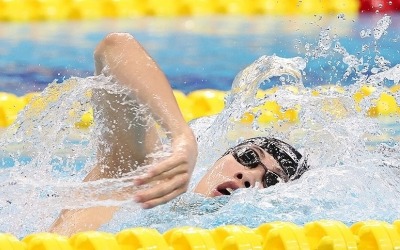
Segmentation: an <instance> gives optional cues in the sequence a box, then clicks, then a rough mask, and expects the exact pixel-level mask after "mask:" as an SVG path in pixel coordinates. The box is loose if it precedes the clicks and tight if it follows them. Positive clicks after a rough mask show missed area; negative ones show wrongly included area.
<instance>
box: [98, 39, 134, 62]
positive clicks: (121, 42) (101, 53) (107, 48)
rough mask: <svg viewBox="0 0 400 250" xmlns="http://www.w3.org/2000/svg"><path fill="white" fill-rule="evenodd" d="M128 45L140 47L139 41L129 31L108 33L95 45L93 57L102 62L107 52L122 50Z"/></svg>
mask: <svg viewBox="0 0 400 250" xmlns="http://www.w3.org/2000/svg"><path fill="white" fill-rule="evenodd" d="M128 45H129V46H132V45H133V46H134V47H140V45H139V42H138V41H137V40H136V39H135V38H134V37H133V36H132V35H131V34H129V33H110V34H108V35H107V36H106V37H104V38H103V40H101V41H100V43H99V44H98V45H97V47H96V49H95V50H94V59H95V61H96V62H99V61H100V62H103V61H104V59H105V58H106V56H107V54H109V53H115V52H116V51H117V50H123V49H124V47H126V46H128Z"/></svg>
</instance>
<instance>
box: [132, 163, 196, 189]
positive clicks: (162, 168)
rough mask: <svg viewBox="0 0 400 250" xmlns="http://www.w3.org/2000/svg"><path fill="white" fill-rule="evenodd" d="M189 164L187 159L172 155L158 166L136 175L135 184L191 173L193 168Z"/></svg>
mask: <svg viewBox="0 0 400 250" xmlns="http://www.w3.org/2000/svg"><path fill="white" fill-rule="evenodd" d="M188 166H189V164H188V163H187V162H186V161H185V160H183V159H179V158H172V157H171V158H168V159H166V160H164V161H162V162H161V163H159V164H157V165H156V167H153V168H151V169H149V170H148V172H147V173H146V174H145V175H141V176H138V177H136V178H135V181H134V182H135V185H138V186H140V185H145V184H148V183H150V182H154V181H162V180H165V179H169V178H172V177H174V176H177V175H179V174H183V173H189V174H191V172H192V169H190V168H189V167H188Z"/></svg>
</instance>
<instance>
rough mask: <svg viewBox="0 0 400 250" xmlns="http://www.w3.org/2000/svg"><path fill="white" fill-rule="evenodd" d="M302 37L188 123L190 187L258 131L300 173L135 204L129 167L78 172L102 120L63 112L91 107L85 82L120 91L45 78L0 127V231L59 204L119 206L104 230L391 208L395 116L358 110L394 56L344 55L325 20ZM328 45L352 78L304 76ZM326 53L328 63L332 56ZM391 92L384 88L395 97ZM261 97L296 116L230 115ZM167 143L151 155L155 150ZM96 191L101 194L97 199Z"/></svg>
mask: <svg viewBox="0 0 400 250" xmlns="http://www.w3.org/2000/svg"><path fill="white" fill-rule="evenodd" d="M390 22H391V21H390V17H388V16H385V17H383V18H382V19H381V20H379V22H378V23H377V25H376V27H375V28H374V29H373V30H369V31H368V30H366V31H365V30H363V31H362V32H360V35H361V36H362V37H370V38H371V45H370V46H371V47H374V45H376V43H377V42H378V41H379V39H380V38H381V37H382V36H384V35H385V32H386V29H387V27H388V26H389V25H390ZM368 34H369V35H368ZM305 48H306V49H305V51H306V53H305V55H304V56H303V57H297V58H280V57H278V56H274V55H273V56H262V57H260V58H259V59H258V60H256V61H255V62H254V63H253V64H251V65H249V66H248V67H247V68H246V69H244V70H243V71H242V72H240V73H239V74H238V75H237V76H236V78H235V80H234V82H233V83H232V90H231V91H230V93H229V95H228V97H227V98H226V107H225V109H224V111H223V112H221V113H220V114H219V115H217V116H214V117H207V118H201V119H198V120H196V121H194V122H192V124H191V126H192V128H193V129H194V131H195V133H196V135H197V138H198V141H199V151H200V152H199V157H198V164H197V166H196V170H195V173H194V176H193V178H192V181H191V185H190V188H191V189H193V188H194V186H195V184H196V183H197V182H198V181H199V179H200V178H201V176H202V175H203V174H204V173H205V172H206V170H207V168H208V167H210V166H211V165H212V164H213V162H214V161H215V160H216V159H218V157H220V155H221V154H222V153H223V152H224V151H225V149H226V148H227V147H229V146H231V145H234V144H235V143H237V142H238V141H240V140H242V139H243V138H247V137H251V136H258V135H262V136H274V137H277V138H280V139H283V140H285V141H288V142H290V143H292V144H293V145H295V146H296V147H297V148H299V149H300V150H301V151H302V152H303V154H305V155H308V157H309V162H310V163H311V168H310V170H309V171H308V172H306V173H305V174H304V175H303V176H302V177H301V178H300V179H298V180H296V181H293V182H290V183H286V184H277V185H275V186H273V187H270V188H267V189H255V188H254V189H246V190H237V191H235V192H234V194H233V195H232V196H229V197H219V198H212V199H210V198H203V197H201V196H199V195H197V194H194V193H192V192H188V193H186V194H184V195H182V196H181V197H179V198H178V199H175V200H174V201H172V202H170V203H168V204H165V205H162V206H159V207H156V208H154V209H151V210H142V209H141V208H139V206H138V205H137V204H135V203H134V202H133V201H132V200H131V199H130V194H132V192H134V191H135V187H132V185H131V183H132V182H131V179H130V178H129V177H126V178H123V179H118V180H101V181H96V182H88V183H82V182H81V181H82V179H83V178H84V176H85V175H86V174H87V173H88V172H89V171H90V170H91V169H92V167H93V166H94V165H95V164H96V148H97V147H98V145H99V143H102V142H101V141H99V140H98V138H99V137H100V134H102V133H104V132H105V131H104V127H102V117H101V116H99V115H98V114H97V113H95V121H96V122H95V125H94V126H91V127H90V129H89V130H88V131H86V130H77V129H75V128H74V122H76V121H78V119H79V117H80V116H81V115H82V114H83V113H84V112H86V111H87V110H89V109H90V107H92V101H91V96H92V94H93V90H98V89H102V90H105V91H107V92H110V93H113V94H121V92H123V91H125V90H124V89H122V88H121V87H118V85H116V84H114V83H111V81H110V79H109V78H106V77H103V76H97V77H89V78H71V79H69V80H66V81H64V82H63V83H62V84H57V83H53V84H50V85H49V87H48V88H46V90H45V91H43V93H42V96H41V97H40V98H39V99H37V100H36V101H34V102H33V103H32V104H31V105H30V106H28V107H27V109H26V110H24V111H23V112H22V113H21V115H20V116H19V118H18V120H17V122H16V123H15V124H14V125H13V126H11V127H10V128H9V129H8V130H7V131H6V132H5V133H3V134H2V135H1V136H2V138H1V140H0V148H1V149H2V150H1V151H0V152H1V155H2V160H3V163H4V164H3V165H7V166H12V167H7V168H3V169H1V170H0V178H1V182H0V183H1V186H0V188H1V196H2V198H1V199H0V215H1V216H0V225H1V226H0V230H1V231H8V232H11V233H13V234H15V235H18V236H23V235H26V234H27V233H30V232H37V231H42V230H46V229H47V228H48V227H49V226H50V224H51V223H52V222H53V221H54V220H55V218H57V215H58V213H59V211H60V210H61V209H63V208H76V207H87V206H93V205H98V204H103V205H115V204H118V205H121V207H122V208H121V210H120V211H119V212H117V214H116V215H115V216H114V218H113V219H112V221H110V223H108V224H106V225H104V226H103V227H102V228H101V229H102V230H106V231H111V232H116V231H119V230H121V229H123V228H126V227H137V226H146V227H154V228H157V229H159V230H160V231H165V230H167V229H169V228H171V227H176V226H182V225H193V226H200V227H204V228H210V227H215V226H218V225H222V224H243V225H247V226H250V227H255V226H257V225H259V224H261V223H263V222H269V221H277V220H283V221H292V222H294V223H298V224H303V223H306V222H308V221H313V220H318V219H326V218H329V219H336V220H340V221H343V222H345V223H347V224H351V223H353V222H356V221H360V220H366V219H378V220H385V221H388V222H392V221H393V220H395V219H399V218H400V202H399V200H400V199H399V198H400V197H399V196H400V184H399V183H400V182H399V181H400V161H399V159H400V146H399V126H400V125H399V124H398V120H399V119H398V116H397V117H396V116H394V117H386V118H385V119H377V118H370V117H369V116H368V115H367V111H368V109H369V108H370V107H371V106H372V105H373V104H374V102H373V100H374V98H378V97H379V96H380V94H381V93H383V92H385V91H387V90H386V86H387V85H393V84H398V83H399V76H400V67H399V65H395V66H391V65H390V62H388V61H386V60H385V58H383V57H382V56H380V55H379V51H376V56H375V58H374V60H373V63H367V62H366V60H365V59H364V58H363V57H362V55H361V56H360V55H351V54H350V53H349V52H347V51H346V48H344V47H343V46H342V45H341V44H340V41H339V40H338V39H337V38H336V37H335V36H334V35H332V34H330V32H329V29H326V30H322V32H321V33H320V37H319V41H318V42H317V43H316V44H315V45H311V44H307V45H306V46H305ZM375 49H376V48H375ZM332 55H335V56H338V55H339V57H340V58H341V60H342V61H343V62H344V63H345V65H347V66H348V68H347V69H346V70H345V74H344V75H343V79H347V78H349V77H351V78H352V81H353V84H351V85H348V86H340V82H338V83H335V84H336V85H335V87H332V86H331V87H330V88H323V87H314V88H306V87H304V84H303V81H305V80H306V79H307V74H306V70H309V69H308V68H307V63H308V62H309V61H311V60H318V58H327V57H330V56H332ZM330 63H332V67H334V64H335V63H334V62H330ZM311 70H314V69H311ZM315 70H319V69H315ZM265 83H268V85H271V84H272V85H276V86H277V91H276V92H275V93H273V94H268V95H265V96H262V97H257V98H256V94H257V90H258V89H259V88H260V87H261V88H262V87H263V85H264V84H265ZM364 83H368V84H370V85H372V86H374V87H375V88H376V90H375V92H373V93H372V95H371V96H369V97H367V98H365V99H364V100H363V101H362V102H361V103H360V106H359V107H357V105H356V103H355V101H354V98H353V95H354V94H355V93H356V91H358V90H359V89H360V87H361V86H362V84H364ZM338 86H339V87H341V89H339V88H338ZM288 87H290V88H288ZM293 87H295V88H293ZM293 89H295V90H296V91H293ZM342 90H343V91H342ZM315 91H317V92H318V93H319V95H315ZM399 94H400V92H399V91H398V92H397V94H395V97H396V99H397V103H400V96H399ZM266 101H276V102H277V103H278V104H279V105H280V106H281V107H282V109H283V110H285V109H290V108H293V107H300V111H299V121H298V122H296V123H289V122H284V121H281V122H277V123H272V124H262V123H257V122H253V123H251V124H244V123H242V122H240V119H241V117H242V115H243V114H244V113H246V112H251V111H252V109H253V108H255V107H258V106H260V105H262V104H263V103H264V102H266ZM123 102H124V105H126V108H127V109H138V110H139V111H141V110H144V109H145V107H143V106H141V105H139V106H138V105H136V104H135V103H133V102H132V101H129V100H128V101H127V100H125V99H123ZM357 108H358V109H360V110H357ZM254 115H255V116H256V117H257V116H258V115H259V114H257V113H255V114H254ZM149 119H150V118H149ZM165 147H168V141H166V144H165ZM166 151H168V150H165V151H161V152H157V155H158V156H160V157H163V155H165V153H167V152H166ZM163 153H164V154H163ZM142 171H143V169H139V170H138V172H142ZM114 192H117V193H124V194H125V198H126V199H125V200H122V201H121V200H119V201H115V200H113V199H112V195H113V194H114ZM100 195H101V197H103V199H102V200H101V201H99V200H98V198H99V196H100ZM105 195H107V197H109V199H107V200H104V197H105Z"/></svg>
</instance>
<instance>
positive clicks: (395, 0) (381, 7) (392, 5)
mask: <svg viewBox="0 0 400 250" xmlns="http://www.w3.org/2000/svg"><path fill="white" fill-rule="evenodd" d="M360 3H361V4H360V12H379V13H389V12H395V11H400V0H361V1H360Z"/></svg>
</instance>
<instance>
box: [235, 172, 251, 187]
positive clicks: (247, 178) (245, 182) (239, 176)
mask: <svg viewBox="0 0 400 250" xmlns="http://www.w3.org/2000/svg"><path fill="white" fill-rule="evenodd" d="M235 178H236V179H238V180H240V182H241V183H243V186H244V187H245V188H249V187H252V186H254V184H255V182H254V180H252V178H251V177H250V176H249V175H247V174H244V172H237V173H236V174H235Z"/></svg>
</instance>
